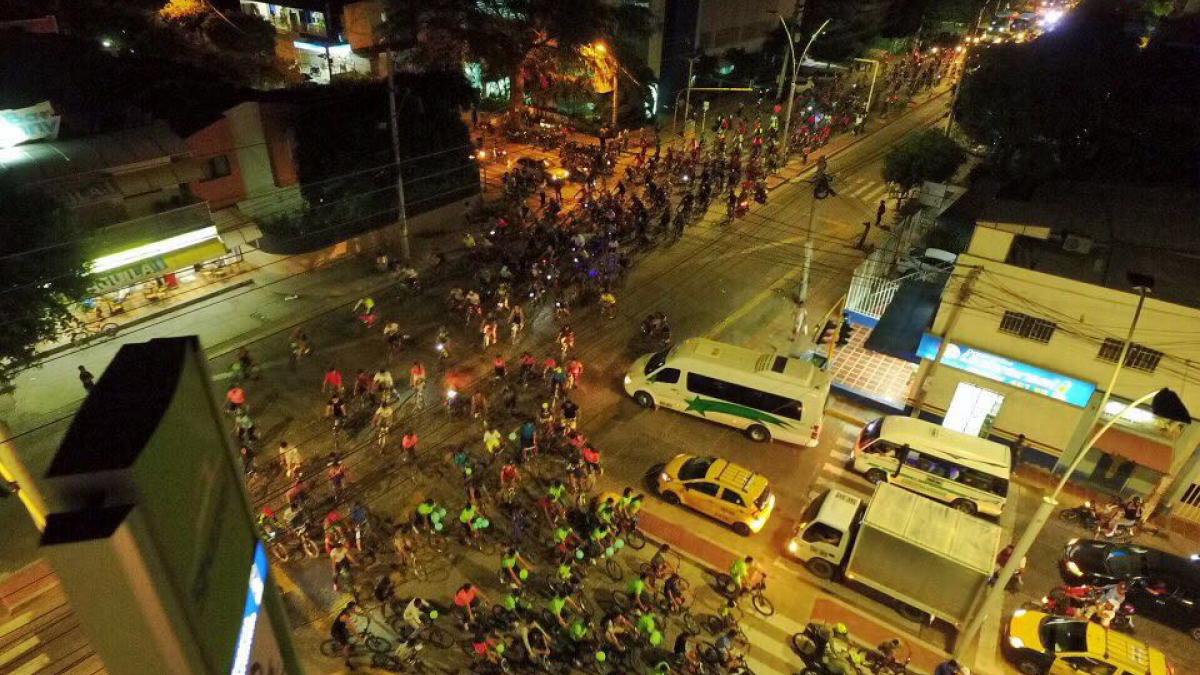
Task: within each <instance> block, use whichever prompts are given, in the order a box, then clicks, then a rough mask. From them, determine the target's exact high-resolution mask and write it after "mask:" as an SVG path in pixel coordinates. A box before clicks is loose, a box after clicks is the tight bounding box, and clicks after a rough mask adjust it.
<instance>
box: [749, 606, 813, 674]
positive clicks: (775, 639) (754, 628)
mask: <svg viewBox="0 0 1200 675" xmlns="http://www.w3.org/2000/svg"><path fill="white" fill-rule="evenodd" d="M741 629H742V632H743V633H745V634H746V639H747V640H749V641H750V653H749V654H747V656H746V663H747V664H748V665H749V666H750V669H751V670H753V671H754V672H755V675H764V674H766V673H786V674H787V675H791V674H792V673H795V672H796V671H797V669H798V668H799V666H800V657H799V656H797V655H796V653H795V652H793V651H792V636H793V635H795V634H796V633H801V632H803V631H804V624H803V623H800V622H799V621H796V620H794V619H791V618H788V617H786V616H783V615H782V614H776V615H775V616H772V617H770V618H761V617H756V618H755V619H753V620H743V621H742V622H741Z"/></svg>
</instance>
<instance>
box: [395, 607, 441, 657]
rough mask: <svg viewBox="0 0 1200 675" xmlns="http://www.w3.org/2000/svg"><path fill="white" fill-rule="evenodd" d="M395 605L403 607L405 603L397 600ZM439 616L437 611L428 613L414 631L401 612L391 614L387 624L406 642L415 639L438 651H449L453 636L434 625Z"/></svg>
mask: <svg viewBox="0 0 1200 675" xmlns="http://www.w3.org/2000/svg"><path fill="white" fill-rule="evenodd" d="M395 604H396V605H403V604H405V602H404V601H403V600H398V601H396V603H395ZM439 615H440V613H438V612H437V610H434V611H433V612H430V614H429V616H427V617H426V618H425V620H424V621H422V622H421V627H420V628H417V629H415V630H414V629H413V627H412V626H410V625H408V623H407V622H406V621H405V620H404V616H403V610H401V611H400V612H397V613H395V614H393V615H392V618H391V619H390V620H389V622H388V623H389V625H390V626H391V628H392V631H393V632H395V633H396V635H403V636H406V637H405V639H407V640H413V639H416V640H417V641H419V642H423V643H428V644H431V645H433V646H434V647H437V648H438V649H450V648H451V647H453V646H454V636H453V635H451V634H450V633H449V632H448V631H447V630H446V629H445V628H442V627H441V626H439V625H437V624H436V623H435V622H436V621H437V619H438V616H439Z"/></svg>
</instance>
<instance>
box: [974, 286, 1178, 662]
mask: <svg viewBox="0 0 1200 675" xmlns="http://www.w3.org/2000/svg"><path fill="white" fill-rule="evenodd" d="M1130 280H1131V281H1133V282H1134V283H1135V284H1136V290H1137V291H1138V302H1137V308H1136V309H1134V311H1133V321H1131V322H1130V323H1129V330H1128V331H1127V332H1126V334H1125V343H1124V344H1122V345H1121V354H1120V356H1119V357H1118V358H1117V364H1116V366H1114V367H1113V372H1112V377H1110V378H1109V380H1108V386H1107V387H1106V388H1105V390H1104V395H1103V396H1102V397H1101V399H1100V404H1099V405H1097V406H1096V412H1095V413H1094V414H1093V415H1092V418H1091V423H1090V424H1089V425H1088V427H1087V428H1088V429H1094V428H1096V424H1097V423H1098V422H1099V421H1100V416H1101V415H1103V414H1104V408H1105V405H1106V404H1107V403H1108V399H1109V397H1110V396H1111V395H1112V390H1113V388H1114V387H1116V386H1117V377H1118V376H1120V374H1121V369H1122V368H1124V367H1125V357H1126V356H1128V355H1129V345H1130V343H1131V341H1132V340H1133V332H1134V330H1136V329H1137V325H1138V320H1139V319H1140V318H1141V315H1142V306H1143V305H1144V304H1145V302H1146V295H1147V294H1149V292H1150V288H1151V286H1152V285H1153V279H1151V278H1149V277H1145V276H1142V275H1130ZM1163 391H1165V390H1155V391H1152V392H1150V393H1149V394H1146V395H1144V396H1141V397H1139V398H1137V399H1135V400H1134V401H1132V402H1131V403H1130V404H1129V405H1127V406H1125V407H1124V408H1123V409H1122V410H1121V412H1119V413H1117V414H1116V415H1114V416H1113V417H1112V419H1110V420H1109V421H1108V422H1106V423H1105V424H1104V426H1102V427H1101V428H1100V430H1099V431H1097V432H1096V433H1094V434H1092V436H1091V438H1089V439H1088V442H1087V443H1085V444H1084V445H1083V447H1082V448H1080V449H1079V453H1078V454H1076V455H1075V458H1074V460H1072V461H1071V464H1070V465H1069V466H1068V467H1067V470H1066V472H1065V473H1063V475H1062V478H1061V479H1059V481H1058V485H1057V486H1055V488H1054V491H1053V492H1051V493H1050V494H1049V495H1043V496H1042V502H1041V503H1040V504H1038V510H1037V511H1036V512H1035V513H1034V514H1033V518H1032V519H1031V520H1030V522H1029V525H1028V526H1026V528H1025V531H1024V532H1022V533H1021V538H1020V539H1018V540H1017V542H1016V543H1015V544H1014V545H1013V552H1012V555H1010V556H1009V557H1008V562H1006V563H1005V564H1004V567H1003V568H1001V570H1000V572H999V573H998V574H997V575H996V580H995V582H994V583H993V584H992V585H991V587H989V588H988V590H987V592H986V593H985V594H984V596H983V598H982V599H981V600H979V601H977V602H976V603H975V605H974V613H973V614H972V615H971V617H970V618H969V619H968V620H967V622H966V624H964V626H963V629H962V632H961V633H959V635H958V638H957V639H956V640H955V641H954V655H955V656H956V657H961V656H962V654H963V652H965V651H966V649H967V647H968V646H970V644H971V642H972V640H974V639H975V636H976V635H977V634H978V633H979V628H980V626H981V625H982V624H983V619H984V618H985V617H986V616H987V609H988V607H991V606H1001V597H1002V596H1003V595H1004V591H1005V588H1007V586H1008V582H1009V581H1011V580H1012V578H1013V575H1014V574H1016V572H1017V570H1018V569H1019V568H1020V565H1021V561H1022V560H1024V559H1025V556H1026V555H1027V554H1028V553H1029V549H1030V548H1032V547H1033V542H1034V541H1035V540H1036V539H1037V538H1038V535H1039V534H1041V532H1042V528H1043V527H1044V526H1045V525H1046V521H1047V520H1049V519H1050V514H1052V513H1053V512H1054V507H1056V506H1058V495H1059V494H1060V493H1061V492H1062V490H1063V487H1065V486H1066V484H1067V481H1068V480H1070V478H1071V476H1072V474H1074V473H1075V469H1077V468H1078V467H1079V464H1080V462H1082V461H1083V458H1084V457H1085V456H1086V455H1087V453H1088V451H1089V450H1091V449H1092V446H1094V445H1095V444H1096V441H1098V440H1100V437H1101V436H1103V435H1104V432H1106V431H1108V429H1109V427H1111V426H1112V425H1113V424H1115V423H1116V421H1117V420H1119V419H1121V418H1122V417H1124V415H1125V413H1126V412H1128V411H1129V410H1132V409H1133V408H1136V407H1137V406H1139V405H1141V404H1143V403H1145V402H1146V401H1149V400H1150V399H1152V398H1154V397H1155V396H1156V395H1158V394H1159V393H1161V392H1163Z"/></svg>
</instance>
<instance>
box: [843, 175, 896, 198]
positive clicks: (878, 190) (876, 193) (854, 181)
mask: <svg viewBox="0 0 1200 675" xmlns="http://www.w3.org/2000/svg"><path fill="white" fill-rule="evenodd" d="M886 192H887V183H880V182H877V181H872V180H866V179H863V178H851V179H850V180H848V181H847V187H846V188H845V189H844V191H843V194H845V195H846V196H849V197H854V198H855V199H859V200H862V201H864V202H868V203H870V202H874V201H875V200H876V199H879V198H880V197H882V196H883V195H884V194H885V193H886Z"/></svg>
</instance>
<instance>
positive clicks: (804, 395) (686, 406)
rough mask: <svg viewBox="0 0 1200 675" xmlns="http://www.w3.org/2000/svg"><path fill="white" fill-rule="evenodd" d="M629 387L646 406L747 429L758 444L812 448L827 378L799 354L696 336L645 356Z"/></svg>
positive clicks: (629, 378) (631, 374)
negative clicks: (766, 350)
mask: <svg viewBox="0 0 1200 675" xmlns="http://www.w3.org/2000/svg"><path fill="white" fill-rule="evenodd" d="M625 392H626V393H628V394H629V395H630V396H632V397H633V399H634V400H635V401H637V403H638V405H640V406H642V407H644V408H653V407H657V406H661V407H663V408H670V409H672V410H678V411H679V412H684V413H688V414H691V415H695V416H697V417H702V418H704V419H706V420H709V421H712V422H718V423H720V424H725V425H728V426H731V427H736V428H738V429H744V430H745V431H746V434H747V435H748V436H749V437H750V438H752V439H754V440H755V441H760V442H762V441H768V440H771V439H776V440H780V441H784V442H786V443H795V444H797V445H806V446H812V445H816V444H817V440H818V438H819V437H820V435H821V418H822V416H823V415H824V414H825V401H826V399H828V397H829V376H828V375H826V374H825V373H824V371H822V370H821V369H819V368H817V367H816V366H814V365H813V364H811V363H809V362H807V361H802V360H800V359H796V358H791V357H788V356H782V355H780V354H773V353H767V352H756V351H754V350H752V349H746V348H745V347H737V346H735V345H729V344H724V343H721V342H714V341H713V340H705V339H700V338H695V339H691V340H685V341H684V342H681V343H680V344H678V345H676V346H675V347H673V348H671V349H669V350H664V351H661V352H656V353H654V354H646V355H645V356H642V357H639V358H638V359H637V360H636V361H634V362H633V365H632V366H631V367H630V369H629V373H628V374H626V375H625Z"/></svg>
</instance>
